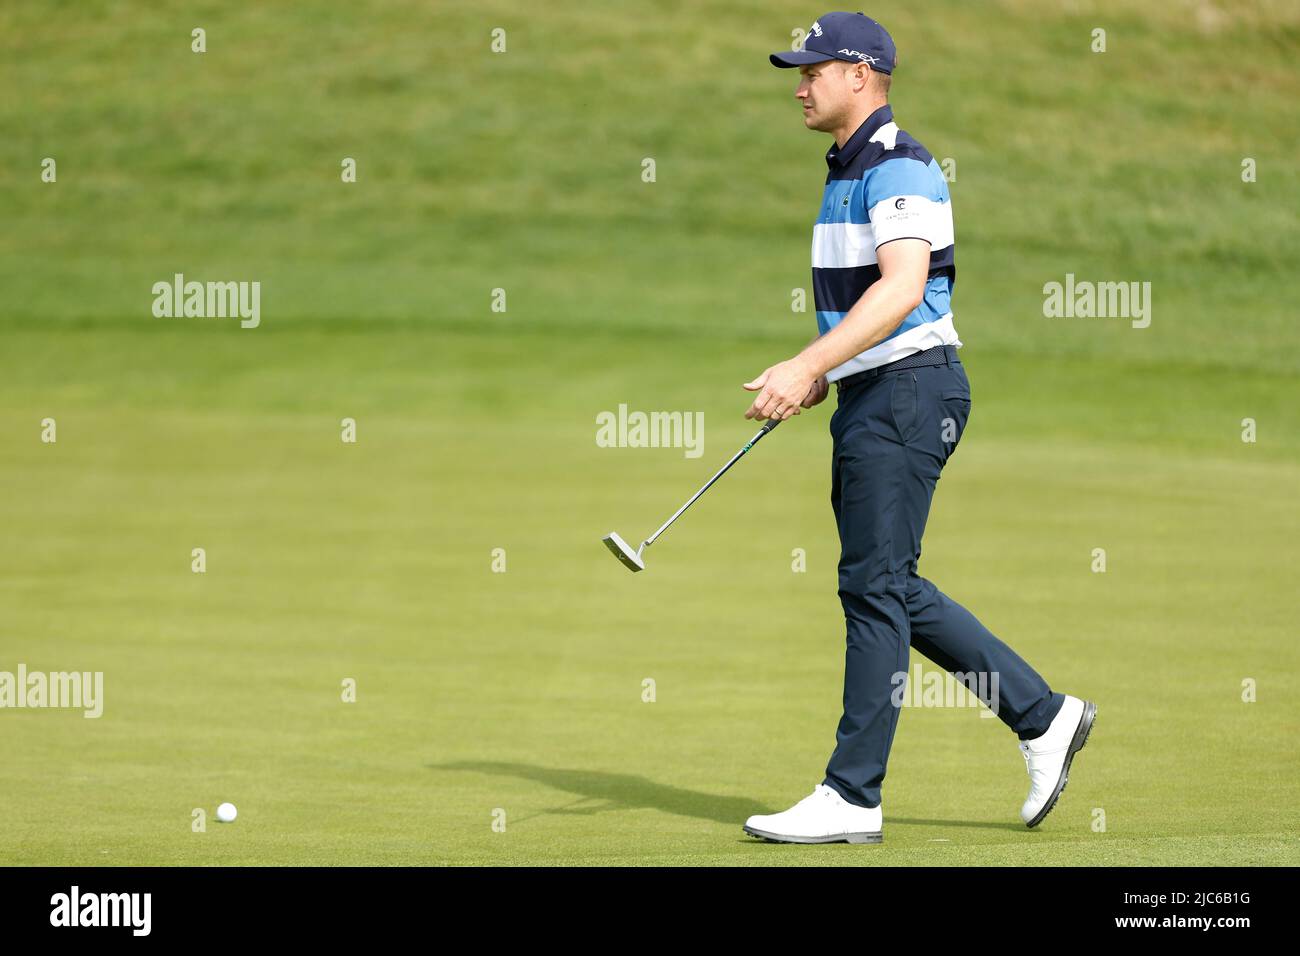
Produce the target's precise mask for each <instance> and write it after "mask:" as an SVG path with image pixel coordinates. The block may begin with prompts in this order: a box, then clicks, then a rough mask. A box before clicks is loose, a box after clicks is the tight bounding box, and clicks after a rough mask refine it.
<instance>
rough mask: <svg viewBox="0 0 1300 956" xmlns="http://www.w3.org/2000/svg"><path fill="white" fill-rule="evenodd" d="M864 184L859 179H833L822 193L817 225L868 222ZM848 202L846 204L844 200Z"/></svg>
mask: <svg viewBox="0 0 1300 956" xmlns="http://www.w3.org/2000/svg"><path fill="white" fill-rule="evenodd" d="M865 195H866V183H865V182H864V181H863V180H861V179H833V180H831V181H830V182H829V183H827V184H826V189H825V191H824V192H823V193H822V208H821V212H819V213H818V214H817V223H818V225H822V224H824V223H828V222H853V223H858V224H859V225H861V224H863V223H866V222H870V220H869V219H868V218H867V204H866V201H865V199H864V198H863V197H864V196H865ZM846 199H847V200H848V202H847V203H846V202H845V200H846Z"/></svg>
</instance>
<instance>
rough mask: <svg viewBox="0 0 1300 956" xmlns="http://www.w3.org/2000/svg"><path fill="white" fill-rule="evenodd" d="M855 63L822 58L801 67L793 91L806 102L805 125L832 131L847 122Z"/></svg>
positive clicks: (804, 107)
mask: <svg viewBox="0 0 1300 956" xmlns="http://www.w3.org/2000/svg"><path fill="white" fill-rule="evenodd" d="M854 66H855V64H853V63H848V62H845V61H844V60H823V61H822V62H820V63H805V64H804V65H803V66H801V67H799V86H798V88H797V89H796V90H795V91H794V95H795V99H797V100H799V101H800V103H801V104H802V105H803V122H804V125H805V126H807V127H808V128H809V129H815V130H821V131H823V132H830V131H832V130H834V129H837V128H839V127H840V126H842V125H843V124H844V120H845V118H846V117H847V116H848V114H849V111H850V109H851V107H852V104H853V81H854V79H855V76H854V74H855V72H856V71H855V70H854Z"/></svg>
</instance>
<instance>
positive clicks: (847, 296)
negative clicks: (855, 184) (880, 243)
mask: <svg viewBox="0 0 1300 956" xmlns="http://www.w3.org/2000/svg"><path fill="white" fill-rule="evenodd" d="M937 275H946V276H948V277H949V279H950V280H951V281H950V282H949V284H948V285H949V292H951V291H952V285H953V283H954V282H955V280H956V278H957V268H956V266H955V265H954V264H953V254H952V246H949V247H948V248H947V249H940V250H938V251H937V252H932V253H930V272H929V276H928V277H929V278H933V277H934V276H937ZM879 278H880V266H879V265H877V264H874V263H873V264H872V265H869V266H854V267H853V268H850V269H813V271H812V279H813V302H815V303H816V304H817V308H818V309H820V310H821V311H823V312H847V311H849V309H851V308H853V303H855V302H857V301H858V299H860V298H862V293H863V292H865V291H867V286H869V285H871V284H872V283H873V282H875V281H876V280H877V279H879Z"/></svg>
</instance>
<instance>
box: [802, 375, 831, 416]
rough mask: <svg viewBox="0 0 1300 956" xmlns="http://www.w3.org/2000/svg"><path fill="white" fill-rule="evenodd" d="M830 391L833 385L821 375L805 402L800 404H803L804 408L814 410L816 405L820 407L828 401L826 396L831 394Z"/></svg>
mask: <svg viewBox="0 0 1300 956" xmlns="http://www.w3.org/2000/svg"><path fill="white" fill-rule="evenodd" d="M830 390H831V383H830V382H828V381H826V376H825V375H819V376H817V378H815V379H814V380H813V383H812V388H810V389H808V394H807V395H805V396H804V400H803V401H802V402H801V403H800V404H802V405H803V407H804V408H812V407H813V406H814V405H820V404H821V403H822V402H823V401H825V400H826V396H827V395H828V394H829V393H830Z"/></svg>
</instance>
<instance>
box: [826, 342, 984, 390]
mask: <svg viewBox="0 0 1300 956" xmlns="http://www.w3.org/2000/svg"><path fill="white" fill-rule="evenodd" d="M960 361H961V360H960V359H958V358H957V346H955V345H936V346H934V347H933V348H928V349H926V350H925V351H923V352H913V353H912V354H911V355H909V356H907V357H906V358H901V359H898V360H897V361H894V362H890V363H889V364H888V365H877V366H876V367H875V368H869V369H867V370H866V371H865V372H854V373H853V374H852V375H846V376H845V377H844V378H841V379H837V380H836V382H835V387H836V388H838V389H839V390H840V391H843V390H844V389H846V388H849V387H851V386H854V385H857V384H858V383H859V382H866V381H868V380H870V379H873V378H875V377H876V376H877V375H882V374H884V373H885V372H894V371H897V370H898V369H904V368H922V367H924V366H926V365H958V364H960Z"/></svg>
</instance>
